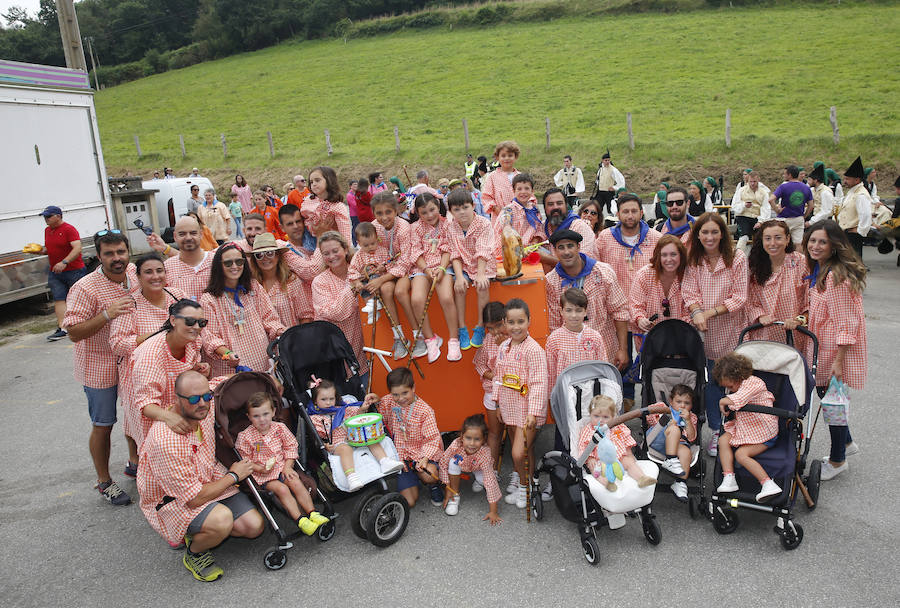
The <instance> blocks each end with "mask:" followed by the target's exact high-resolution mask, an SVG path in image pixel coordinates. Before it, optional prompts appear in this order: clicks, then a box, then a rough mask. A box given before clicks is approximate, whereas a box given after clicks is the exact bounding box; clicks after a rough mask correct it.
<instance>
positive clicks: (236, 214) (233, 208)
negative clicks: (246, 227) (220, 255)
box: [228, 192, 244, 239]
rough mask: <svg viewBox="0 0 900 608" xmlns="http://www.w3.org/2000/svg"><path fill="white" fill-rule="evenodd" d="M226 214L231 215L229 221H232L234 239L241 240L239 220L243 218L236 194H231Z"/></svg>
mask: <svg viewBox="0 0 900 608" xmlns="http://www.w3.org/2000/svg"><path fill="white" fill-rule="evenodd" d="M228 213H230V214H231V219H233V220H234V238H236V239H240V238H243V236H244V233H243V231H241V218H243V217H244V212H243V211H242V210H241V201H239V200H238V196H237V192H232V193H231V204H229V205H228Z"/></svg>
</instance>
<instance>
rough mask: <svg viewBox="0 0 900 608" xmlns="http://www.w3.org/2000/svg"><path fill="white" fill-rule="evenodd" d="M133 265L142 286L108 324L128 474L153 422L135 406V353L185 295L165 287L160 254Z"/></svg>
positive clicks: (133, 471) (134, 468) (132, 473)
mask: <svg viewBox="0 0 900 608" xmlns="http://www.w3.org/2000/svg"><path fill="white" fill-rule="evenodd" d="M134 265H135V268H136V269H137V277H138V285H139V286H140V290H139V291H136V292H134V293H133V294H132V298H133V299H134V307H133V308H132V309H131V310H129V311H127V312H125V313H122V314H121V315H119V316H118V317H116V318H115V319H113V321H112V323H111V324H110V326H109V347H110V349H111V350H112V352H113V354H114V355H115V356H116V363H117V365H118V368H119V395H120V397H121V401H122V410H123V411H124V414H125V416H124V430H125V439H126V441H127V442H128V464H127V465H126V466H125V475H127V476H128V477H135V476H136V475H137V457H138V452H137V448H138V445H140V442H141V441H142V440H143V439H144V434H145V432H144V431H146V430H148V429H149V426H150V425H149V422H148V424H147V429H144V428H143V425H142V422H141V412H140V410H139V409H137V408H136V407H134V402H133V401H134V399H133V397H134V385H133V383H132V381H131V380H132V378H131V376H132V374H131V365H132V354H133V353H134V350H135V349H136V348H137V347H138V346H140V345H141V344H142V343H143V342H144V341H145V340H146V339H147V338H149V337H150V336H153V335H155V334H156V333H158V332H159V328H160V326H161V325H162V324H163V323H165V322H166V320H167V319H168V318H169V305H170V304H173V303H175V302H177V301H178V300H180V299H182V298H184V293H183V292H182V291H181V290H180V289H177V288H175V287H172V288H168V289H167V288H166V286H165V285H166V267H165V265H164V264H163V259H162V256H161V255H160V254H158V253H156V252H153V253H147V254H145V255H142V256H141V257H139V258H138V259H137V260H136V261H135V263H134ZM208 367H209V366H208V365H207V372H208V371H209V369H208Z"/></svg>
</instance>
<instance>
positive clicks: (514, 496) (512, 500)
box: [503, 484, 519, 505]
mask: <svg viewBox="0 0 900 608" xmlns="http://www.w3.org/2000/svg"><path fill="white" fill-rule="evenodd" d="M518 499H519V484H516V489H515V490H513V491H512V492H510V493H509V494H507V495H506V496H504V497H503V500H504V501H506V504H508V505H514V504H516V501H517V500H518Z"/></svg>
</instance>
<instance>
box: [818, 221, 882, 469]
mask: <svg viewBox="0 0 900 608" xmlns="http://www.w3.org/2000/svg"><path fill="white" fill-rule="evenodd" d="M803 250H804V251H805V252H806V261H807V263H808V264H809V267H810V273H809V275H808V276H807V277H806V278H807V280H808V281H809V283H808V285H809V289H808V290H807V294H808V302H809V329H810V331H812V332H813V333H814V334H816V337H817V338H818V339H819V365H818V368H817V370H816V386H817V387H818V388H819V391H820V394H823V392H824V390H825V389H826V388H827V387H828V384H829V383H830V381H831V378H836V379H837V380H840V381H842V382H844V383H846V384H847V385H848V386H849V387H850V388H852V389H856V390H862V389H863V388H864V387H865V385H866V368H867V365H868V345H867V340H866V315H865V312H864V311H863V298H862V292H863V290H864V289H865V287H866V267H865V266H864V265H863V263H862V261H861V260H860V259H859V258H858V257H857V256H856V254H855V253H854V251H853V248H852V247H851V246H850V242H849V241H848V240H847V235H846V234H845V233H844V231H843V230H841V228H840V226H839V225H838V223H837V222H835V221H834V220H822V221H820V222H816V223H815V224H813V225H812V226H810V227H809V229H808V230H807V232H806V235H805V236H804V237H803ZM828 429H829V430H830V431H831V452H830V453H829V455H828V459H827V460H826V461H825V462H824V463H823V464H822V479H825V480H827V479H831V478H833V477H834V476H836V475H838V474H840V473H843V472H844V471H846V470H847V468H848V467H847V462H846V457H847V456H848V455H850V454H856V453H857V452H859V448H858V447H857V445H856V443H854V442H853V438H852V437H851V436H850V427H849V426H837V425H829V426H828Z"/></svg>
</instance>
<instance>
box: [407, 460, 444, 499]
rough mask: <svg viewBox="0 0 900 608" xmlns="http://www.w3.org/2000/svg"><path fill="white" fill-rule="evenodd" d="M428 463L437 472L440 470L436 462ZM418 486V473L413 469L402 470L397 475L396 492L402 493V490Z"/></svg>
mask: <svg viewBox="0 0 900 608" xmlns="http://www.w3.org/2000/svg"><path fill="white" fill-rule="evenodd" d="M428 462H430V463H431V464H433V465H434V466H436V467H438V470H440V466H439V465H438V463H437V462H436V461H434V460H429V461H428ZM418 485H419V473H418V472H417V471H416V470H415V469H413V470H407V469H403V470H402V471H400V474H399V475H397V491H398V492H402V491H403V490H406V489H407V488H415V487H418Z"/></svg>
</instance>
